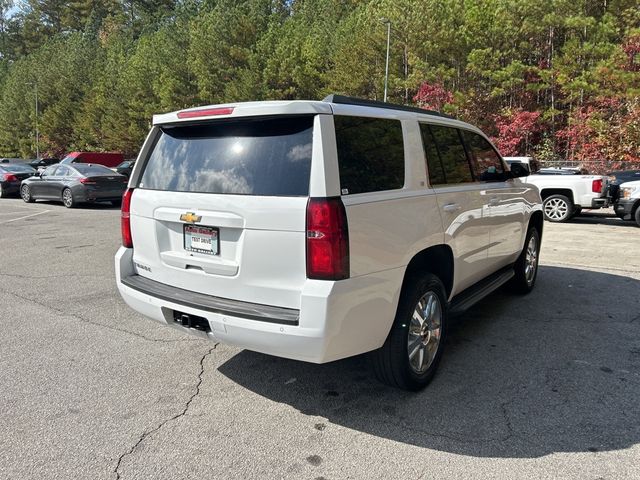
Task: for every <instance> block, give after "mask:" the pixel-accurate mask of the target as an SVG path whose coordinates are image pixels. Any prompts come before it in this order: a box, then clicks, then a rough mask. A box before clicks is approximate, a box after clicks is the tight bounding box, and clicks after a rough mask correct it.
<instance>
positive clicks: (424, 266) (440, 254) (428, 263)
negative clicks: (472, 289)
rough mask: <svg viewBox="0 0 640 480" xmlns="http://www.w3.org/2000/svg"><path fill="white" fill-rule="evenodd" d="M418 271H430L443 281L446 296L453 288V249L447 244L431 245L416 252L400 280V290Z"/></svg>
mask: <svg viewBox="0 0 640 480" xmlns="http://www.w3.org/2000/svg"><path fill="white" fill-rule="evenodd" d="M420 273H432V274H434V275H435V276H437V277H438V278H439V279H440V281H441V282H442V283H443V285H444V288H445V291H446V293H447V298H448V297H449V295H451V291H452V290H453V280H454V264H453V251H452V250H451V247H450V246H449V245H444V244H442V245H433V246H431V247H428V248H425V249H424V250H421V251H420V252H418V253H416V254H415V255H414V256H413V258H412V259H411V261H410V262H409V263H408V264H407V268H406V270H405V273H404V278H403V280H402V288H401V290H400V292H402V291H403V290H404V288H405V285H406V284H407V282H409V281H411V280H412V279H413V278H415V277H416V276H417V275H419V274H420Z"/></svg>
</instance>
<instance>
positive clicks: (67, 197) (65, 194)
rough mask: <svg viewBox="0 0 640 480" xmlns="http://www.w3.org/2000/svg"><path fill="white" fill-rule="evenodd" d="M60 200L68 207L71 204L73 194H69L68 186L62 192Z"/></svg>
mask: <svg viewBox="0 0 640 480" xmlns="http://www.w3.org/2000/svg"><path fill="white" fill-rule="evenodd" d="M62 202H63V203H64V206H65V207H70V206H71V205H73V195H72V194H71V190H69V189H68V188H67V189H66V190H65V191H64V192H62Z"/></svg>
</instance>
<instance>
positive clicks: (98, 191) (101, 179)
mask: <svg viewBox="0 0 640 480" xmlns="http://www.w3.org/2000/svg"><path fill="white" fill-rule="evenodd" d="M126 188H127V177H125V176H124V175H120V174H118V173H115V172H113V170H110V169H108V168H107V167H103V166H102V165H93V164H84V163H75V164H72V165H61V164H58V165H51V166H50V167H47V169H46V170H45V171H44V172H42V174H41V175H40V176H35V177H31V178H28V179H26V180H25V181H23V182H22V186H21V187H20V195H21V196H22V199H23V200H24V201H25V202H27V203H31V202H33V201H35V200H59V201H61V202H62V203H63V204H64V206H65V207H67V208H72V207H74V206H76V205H77V204H79V203H84V202H111V203H112V204H114V205H120V202H121V201H122V194H123V193H124V191H125V189H126Z"/></svg>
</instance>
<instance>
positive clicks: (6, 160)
mask: <svg viewBox="0 0 640 480" xmlns="http://www.w3.org/2000/svg"><path fill="white" fill-rule="evenodd" d="M27 161H28V160H25V159H23V158H0V164H7V163H18V164H20V163H26V162H27Z"/></svg>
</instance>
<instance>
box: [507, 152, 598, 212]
mask: <svg viewBox="0 0 640 480" xmlns="http://www.w3.org/2000/svg"><path fill="white" fill-rule="evenodd" d="M516 158H521V157H505V160H506V161H507V163H508V164H509V165H510V166H512V165H513V164H514V163H521V164H522V163H524V162H522V161H519V160H516ZM528 166H529V164H525V167H528ZM541 172H545V173H544V174H543V173H533V174H531V175H529V176H528V177H526V178H525V179H524V181H525V182H526V183H530V184H533V185H535V186H537V187H538V189H539V190H540V196H541V197H542V202H543V203H542V209H543V213H544V218H545V219H546V220H548V221H550V222H566V221H567V220H569V219H570V218H572V217H574V216H576V215H578V214H580V212H581V211H582V209H583V208H586V209H597V208H606V207H608V206H609V198H608V197H607V185H608V181H609V180H608V177H607V176H604V175H579V174H578V175H576V174H574V172H572V171H570V170H562V169H543V170H541Z"/></svg>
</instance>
